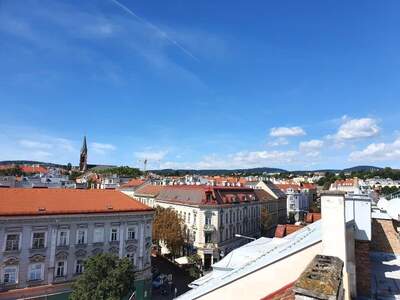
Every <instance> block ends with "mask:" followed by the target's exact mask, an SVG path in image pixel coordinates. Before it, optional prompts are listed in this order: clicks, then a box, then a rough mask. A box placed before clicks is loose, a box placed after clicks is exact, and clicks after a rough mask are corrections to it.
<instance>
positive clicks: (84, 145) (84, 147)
mask: <svg viewBox="0 0 400 300" xmlns="http://www.w3.org/2000/svg"><path fill="white" fill-rule="evenodd" d="M82 152H85V153H86V154H87V145H86V135H85V136H84V137H83V145H82V149H81V153H82Z"/></svg>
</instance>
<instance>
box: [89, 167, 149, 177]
mask: <svg viewBox="0 0 400 300" xmlns="http://www.w3.org/2000/svg"><path fill="white" fill-rule="evenodd" d="M96 172H97V173H99V174H104V175H113V174H116V175H119V176H128V177H139V176H141V175H143V172H142V171H140V170H139V169H137V168H131V167H128V166H122V167H116V168H108V169H104V170H99V171H96Z"/></svg>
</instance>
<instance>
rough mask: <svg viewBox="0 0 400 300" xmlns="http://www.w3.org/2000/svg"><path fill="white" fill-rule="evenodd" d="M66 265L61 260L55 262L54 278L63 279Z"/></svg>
mask: <svg viewBox="0 0 400 300" xmlns="http://www.w3.org/2000/svg"><path fill="white" fill-rule="evenodd" d="M66 264H67V263H66V262H65V261H63V260H61V261H58V262H57V264H56V277H64V276H65V270H66Z"/></svg>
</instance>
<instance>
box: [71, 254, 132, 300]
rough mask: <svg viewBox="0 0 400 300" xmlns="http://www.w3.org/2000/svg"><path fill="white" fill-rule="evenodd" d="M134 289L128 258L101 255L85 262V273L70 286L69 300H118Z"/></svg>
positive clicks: (130, 264)
mask: <svg viewBox="0 0 400 300" xmlns="http://www.w3.org/2000/svg"><path fill="white" fill-rule="evenodd" d="M133 289H134V270H133V264H132V262H131V261H130V260H129V259H128V258H126V257H125V258H123V259H120V258H118V257H117V256H116V255H114V254H110V253H103V254H98V255H95V256H92V257H90V258H89V259H88V260H87V261H86V262H85V271H84V272H83V274H82V275H81V276H79V278H78V279H77V280H76V281H75V282H74V283H73V285H72V294H71V295H70V297H69V299H70V300H119V299H122V298H123V297H125V296H127V295H128V294H131V293H132V292H133Z"/></svg>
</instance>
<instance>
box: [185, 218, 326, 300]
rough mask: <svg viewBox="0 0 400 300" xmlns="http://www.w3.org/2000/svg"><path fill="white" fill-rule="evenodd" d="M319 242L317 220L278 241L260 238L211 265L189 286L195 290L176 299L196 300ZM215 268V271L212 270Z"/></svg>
mask: <svg viewBox="0 0 400 300" xmlns="http://www.w3.org/2000/svg"><path fill="white" fill-rule="evenodd" d="M319 242H321V221H320V220H319V221H317V222H314V223H312V224H310V225H308V226H306V227H304V228H302V229H300V230H298V231H296V232H294V233H292V234H290V235H288V236H286V237H284V238H282V239H266V238H261V239H258V240H256V241H253V242H251V243H249V244H246V245H244V246H242V247H240V248H237V249H235V250H233V251H232V252H231V253H229V254H228V255H227V256H226V257H224V259H222V260H221V261H219V262H217V263H216V264H215V265H213V271H212V272H211V273H210V274H208V275H206V276H204V277H202V278H199V279H197V280H196V281H194V282H192V283H191V284H190V286H191V287H195V288H193V289H192V290H190V291H188V292H186V293H185V294H182V295H181V296H180V297H178V298H177V299H181V300H183V299H196V298H199V297H201V296H203V295H206V294H208V293H210V292H212V291H213V290H216V289H218V288H220V287H222V286H224V285H227V284H229V283H231V282H233V281H235V280H238V279H239V278H241V277H243V276H246V275H248V274H250V273H253V272H255V271H257V270H259V269H262V268H265V267H267V266H268V265H271V264H273V263H274V262H276V261H278V260H280V259H283V258H285V257H288V256H290V255H293V254H295V253H296V252H299V251H301V250H303V249H306V248H308V247H310V246H312V245H314V244H316V243H319ZM214 266H215V269H214Z"/></svg>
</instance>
